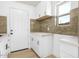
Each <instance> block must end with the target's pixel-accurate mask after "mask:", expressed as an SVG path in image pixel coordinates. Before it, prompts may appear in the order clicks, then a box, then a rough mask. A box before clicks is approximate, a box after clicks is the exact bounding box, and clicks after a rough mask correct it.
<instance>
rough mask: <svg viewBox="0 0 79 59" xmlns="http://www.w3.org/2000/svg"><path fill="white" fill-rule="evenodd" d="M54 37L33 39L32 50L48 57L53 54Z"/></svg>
mask: <svg viewBox="0 0 79 59" xmlns="http://www.w3.org/2000/svg"><path fill="white" fill-rule="evenodd" d="M52 39H53V38H52V36H43V37H42V36H40V37H39V36H38V37H37V36H36V37H35V38H34V37H32V40H31V46H32V49H33V50H34V51H35V52H36V53H37V54H38V55H39V56H40V57H47V56H49V55H51V54H52Z"/></svg>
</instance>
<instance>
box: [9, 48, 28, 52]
mask: <svg viewBox="0 0 79 59" xmlns="http://www.w3.org/2000/svg"><path fill="white" fill-rule="evenodd" d="M26 49H29V48H25V49H21V50H16V51H11V52H10V53H14V52H18V51H22V50H26Z"/></svg>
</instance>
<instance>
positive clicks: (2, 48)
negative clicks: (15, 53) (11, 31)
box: [0, 37, 8, 58]
mask: <svg viewBox="0 0 79 59" xmlns="http://www.w3.org/2000/svg"><path fill="white" fill-rule="evenodd" d="M0 40H1V41H0V58H7V55H8V52H7V37H1V38H0Z"/></svg>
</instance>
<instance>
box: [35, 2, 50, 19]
mask: <svg viewBox="0 0 79 59" xmlns="http://www.w3.org/2000/svg"><path fill="white" fill-rule="evenodd" d="M35 14H36V15H35V19H36V20H42V19H46V18H49V17H50V16H51V15H52V14H51V1H44V2H43V1H42V2H40V3H39V4H38V5H37V6H36V7H35Z"/></svg>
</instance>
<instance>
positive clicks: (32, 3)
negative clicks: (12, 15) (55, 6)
mask: <svg viewBox="0 0 79 59" xmlns="http://www.w3.org/2000/svg"><path fill="white" fill-rule="evenodd" d="M18 2H20V3H24V4H29V5H33V6H36V5H37V4H39V3H40V1H18Z"/></svg>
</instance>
